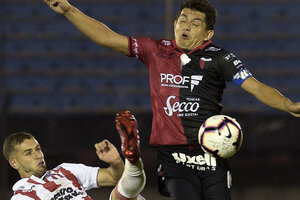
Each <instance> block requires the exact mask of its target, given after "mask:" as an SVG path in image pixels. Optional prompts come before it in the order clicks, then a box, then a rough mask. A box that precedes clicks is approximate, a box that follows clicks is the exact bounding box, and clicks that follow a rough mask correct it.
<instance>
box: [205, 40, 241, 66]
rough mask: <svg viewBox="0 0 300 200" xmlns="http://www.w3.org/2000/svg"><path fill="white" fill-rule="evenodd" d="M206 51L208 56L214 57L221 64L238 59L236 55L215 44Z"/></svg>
mask: <svg viewBox="0 0 300 200" xmlns="http://www.w3.org/2000/svg"><path fill="white" fill-rule="evenodd" d="M204 51H205V52H206V54H208V55H210V56H211V57H214V58H215V60H219V61H220V62H225V61H226V62H230V61H232V60H234V59H237V58H236V56H235V54H234V53H232V52H230V51H228V50H226V49H224V48H222V47H218V46H215V45H213V44H212V45H209V46H207V47H206V48H205V49H204Z"/></svg>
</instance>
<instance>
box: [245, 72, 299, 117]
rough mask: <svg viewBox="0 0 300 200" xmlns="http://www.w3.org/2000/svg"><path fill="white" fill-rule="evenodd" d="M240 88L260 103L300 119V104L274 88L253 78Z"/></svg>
mask: <svg viewBox="0 0 300 200" xmlns="http://www.w3.org/2000/svg"><path fill="white" fill-rule="evenodd" d="M242 88H243V89H244V90H246V91H247V92H249V93H251V94H252V95H254V96H255V97H256V98H257V99H258V100H259V101H261V102H262V103H264V104H266V105H268V106H270V107H273V108H276V109H278V110H282V111H285V112H289V113H290V114H291V115H293V116H295V117H300V102H297V103H294V102H292V101H291V100H289V99H288V98H286V97H285V96H283V95H282V94H281V93H280V92H279V91H278V90H276V89H275V88H273V87H270V86H268V85H266V84H263V83H261V82H259V81H258V80H256V79H255V78H253V77H251V78H248V79H247V80H246V81H245V82H244V83H243V84H242Z"/></svg>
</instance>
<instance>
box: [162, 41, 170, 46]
mask: <svg viewBox="0 0 300 200" xmlns="http://www.w3.org/2000/svg"><path fill="white" fill-rule="evenodd" d="M161 43H162V44H163V45H165V46H170V45H171V41H169V40H162V41H161Z"/></svg>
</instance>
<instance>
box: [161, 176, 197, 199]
mask: <svg viewBox="0 0 300 200" xmlns="http://www.w3.org/2000/svg"><path fill="white" fill-rule="evenodd" d="M166 186H167V188H168V191H169V192H170V195H171V198H172V200H187V199H191V200H202V195H201V193H202V191H201V187H199V186H197V185H195V184H193V183H192V182H191V181H189V180H187V179H185V178H167V180H166Z"/></svg>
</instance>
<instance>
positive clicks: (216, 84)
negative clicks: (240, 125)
mask: <svg viewBox="0 0 300 200" xmlns="http://www.w3.org/2000/svg"><path fill="white" fill-rule="evenodd" d="M129 43H130V44H129V47H130V55H129V56H131V57H136V58H138V59H139V60H141V61H142V62H143V63H144V64H145V65H146V66H147V68H148V69H149V77H150V96H151V104H152V110H153V121H152V133H151V137H150V145H154V146H157V145H180V144H189V143H196V142H198V130H199V127H200V126H201V124H202V123H203V122H204V120H205V119H207V118H209V117H210V116H212V115H216V114H220V112H221V110H222V105H221V104H220V102H221V100H222V94H223V90H224V89H225V87H226V81H233V82H235V83H236V84H238V85H241V84H242V83H243V81H244V80H246V79H247V78H249V77H251V76H252V75H251V73H250V72H249V71H248V70H247V69H246V68H244V66H243V64H242V62H241V61H240V60H239V59H238V58H236V57H235V56H234V54H232V53H230V52H227V51H225V50H224V49H222V48H220V47H217V46H215V45H213V44H212V42H211V41H207V42H205V43H204V44H203V45H201V46H199V47H198V48H196V49H194V50H192V51H189V52H184V51H182V50H180V49H179V48H178V47H177V45H176V42H175V41H174V40H173V41H170V40H152V39H150V38H129Z"/></svg>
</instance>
